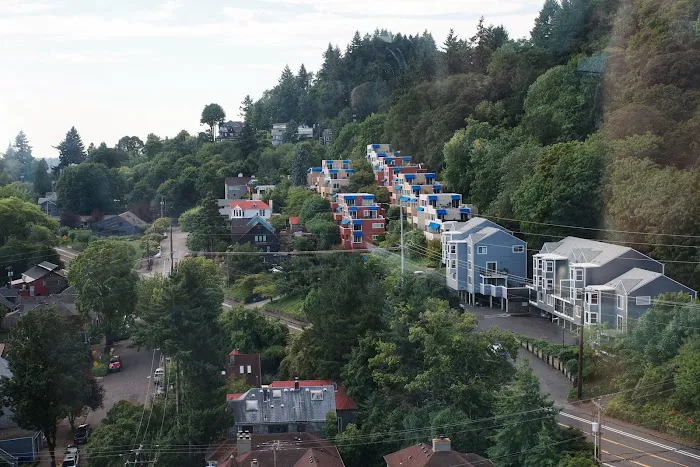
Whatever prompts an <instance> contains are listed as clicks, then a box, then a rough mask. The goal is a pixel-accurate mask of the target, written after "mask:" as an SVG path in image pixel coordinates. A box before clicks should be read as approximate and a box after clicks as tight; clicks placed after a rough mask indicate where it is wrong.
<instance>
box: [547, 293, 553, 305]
mask: <svg viewBox="0 0 700 467" xmlns="http://www.w3.org/2000/svg"><path fill="white" fill-rule="evenodd" d="M553 304H554V302H553V299H552V296H551V295H547V305H549V306H553Z"/></svg>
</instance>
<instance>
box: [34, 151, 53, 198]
mask: <svg viewBox="0 0 700 467" xmlns="http://www.w3.org/2000/svg"><path fill="white" fill-rule="evenodd" d="M33 165H34V169H33V174H32V178H33V182H34V191H35V192H36V193H37V194H38V195H39V196H44V194H45V193H46V192H47V191H51V175H50V174H49V164H48V163H47V162H46V159H38V160H36V161H34V164H33Z"/></svg>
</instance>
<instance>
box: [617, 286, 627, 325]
mask: <svg viewBox="0 0 700 467" xmlns="http://www.w3.org/2000/svg"><path fill="white" fill-rule="evenodd" d="M618 297H619V295H618ZM617 330H618V331H624V330H625V318H624V317H623V316H620V315H617Z"/></svg>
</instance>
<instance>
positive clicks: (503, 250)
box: [442, 217, 527, 311]
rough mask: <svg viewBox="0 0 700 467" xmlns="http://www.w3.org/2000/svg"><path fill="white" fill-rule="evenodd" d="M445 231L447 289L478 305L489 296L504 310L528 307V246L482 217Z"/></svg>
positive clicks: (463, 299) (455, 225) (450, 227)
mask: <svg viewBox="0 0 700 467" xmlns="http://www.w3.org/2000/svg"><path fill="white" fill-rule="evenodd" d="M447 228H448V229H451V230H446V231H445V232H443V234H442V236H443V239H442V240H443V245H444V246H443V251H444V261H445V266H446V269H445V271H446V272H445V275H446V283H447V286H448V287H449V288H451V289H453V290H456V291H457V293H458V294H459V297H460V299H461V300H462V301H464V302H466V303H469V304H471V305H475V304H476V301H477V298H482V299H485V298H487V297H488V300H489V306H493V299H494V298H495V299H497V300H498V303H499V304H500V307H501V309H505V310H507V311H518V309H522V308H523V307H524V306H525V307H526V306H527V293H526V292H527V289H526V283H527V244H526V243H525V241H523V240H521V239H519V238H517V237H515V236H514V235H513V234H512V233H511V232H509V231H507V230H505V229H504V228H503V227H501V226H500V225H498V224H495V223H494V222H492V221H489V220H487V219H484V218H481V217H474V218H472V219H470V220H469V221H467V222H464V223H459V224H450V225H448V226H447Z"/></svg>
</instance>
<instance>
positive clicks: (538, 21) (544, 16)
mask: <svg viewBox="0 0 700 467" xmlns="http://www.w3.org/2000/svg"><path fill="white" fill-rule="evenodd" d="M560 9H561V6H560V5H559V2H557V0H545V2H544V5H543V6H542V9H541V10H540V14H539V15H538V16H537V18H535V26H534V27H533V28H532V31H531V32H530V40H531V41H532V43H533V44H534V45H536V46H537V47H542V48H544V49H547V48H549V46H550V38H551V35H552V22H553V21H554V17H555V15H556V14H557V12H558V11H559V10H560Z"/></svg>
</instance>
